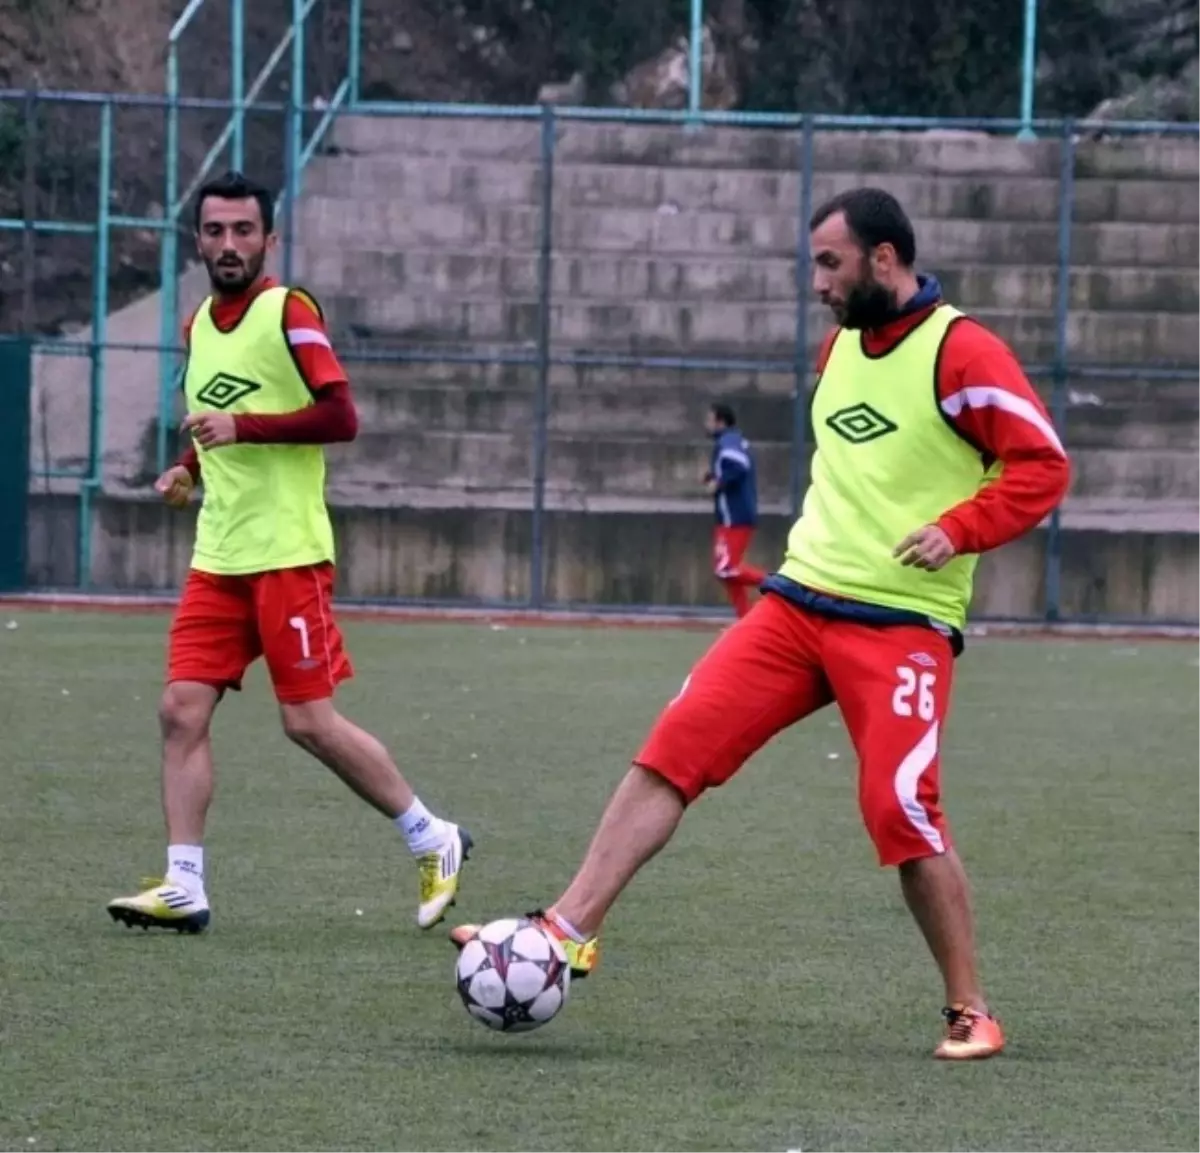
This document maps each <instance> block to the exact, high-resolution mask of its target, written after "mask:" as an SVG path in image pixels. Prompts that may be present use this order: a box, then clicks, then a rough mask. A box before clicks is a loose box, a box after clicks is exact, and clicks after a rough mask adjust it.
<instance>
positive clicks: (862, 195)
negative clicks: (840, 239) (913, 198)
mask: <svg viewBox="0 0 1200 1153" xmlns="http://www.w3.org/2000/svg"><path fill="white" fill-rule="evenodd" d="M839 212H840V213H842V214H843V215H844V216H845V217H846V224H847V225H848V226H849V228H850V232H851V233H852V235H853V236H854V238H855V239H856V240H857V241H858V243H859V244H860V245H861V246H862V249H863V251H864V252H866V251H869V250H870V249H872V248H875V247H876V246H877V245H880V244H890V245H891V246H892V247H893V248H894V249H895V250H896V256H897V258H898V259H899V261H900V263H901V264H902V265H904V267H905V268H911V267H912V266H913V265H914V264H915V263H916V260H917V241H916V238H915V237H914V236H913V226H912V221H911V220H909V219H908V214H907V213H906V212H905V211H904V209H903V208H901V207H900V201H898V200H897V199H896V198H895V197H894V196H893V195H892V194H891V193H890V192H884V191H883V189H882V188H852V189H850V191H849V192H839V193H838V194H837V195H836V196H833V197H830V199H828V200H827V201H825V203H824V204H822V205H821V207H820V208H818V209H817V210H816V212H814V213H813V214H812V220H810V221H809V224H808V227H809V231H810V232H811V231H812V230H813V229H815V228H819V227H820V226H821V225H822V224H824V223H825V221H826V220H828V219H829V218H830V217H831V216H834V215H836V214H837V213H839Z"/></svg>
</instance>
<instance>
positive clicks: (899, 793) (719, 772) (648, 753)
mask: <svg viewBox="0 0 1200 1153" xmlns="http://www.w3.org/2000/svg"><path fill="white" fill-rule="evenodd" d="M953 664H954V654H953V651H952V650H951V647H950V642H949V641H948V640H947V639H946V638H945V637H943V636H941V635H940V634H939V633H936V632H934V631H933V630H932V629H927V628H922V627H921V626H920V625H895V626H888V627H878V626H871V625H863V624H858V623H857V622H853V621H846V620H836V619H833V618H829V617H822V616H818V615H817V614H815V613H810V612H807V611H805V610H804V609H802V608H800V607H798V606H797V605H793V604H792V603H791V602H789V601H786V600H784V599H783V598H782V597H780V596H778V595H776V594H767V595H766V596H764V597H762V598H761V599H760V600H759V601H758V603H757V604H755V606H754V608H753V609H751V610H750V612H749V613H748V614H747V615H746V616H745V617H743V618H742V619H741V620H740V621H738V622H737V623H736V624H734V625H732V626H731V627H730V628H729V629H727V630H726V631H725V632H724V633H722V634H721V636H720V637H719V638H718V640H717V641H716V643H715V644H714V645H713V646H712V647H711V648H710V649H709V650H708V652H707V653H705V654H704V656H703V657H701V658H700V661H699V663H697V664H696V666H695V667H694V668H693V669H692V672H691V675H690V676H689V677H688V678H687V680H686V681H684V684H683V688H682V689H681V690H680V692H679V695H678V696H677V697H676V698H675V699H674V700H673V701H671V703H670V704H669V705H667V707H666V708H665V709H664V710H663V712H662V713H661V715H660V716H659V718H658V721H657V722H656V724H655V726H654V728H653V730H652V731H651V733H650V736H649V737H648V738H647V740H646V743H645V745H643V747H642V749H641V751H640V752H639V753H638V754H637V756H636V757H635V758H634V763H635V764H638V765H641V766H643V767H644V768H647V769H650V770H652V771H653V772H655V773H658V774H659V775H660V776H662V777H663V778H665V779H666V780H667V781H669V782H670V783H671V784H673V785H674V786H675V787H676V788H677V789H678V790H679V791H680V792H681V793H682V794H683V796H684V799H685V800H687V801H689V802H690V801H693V800H695V799H696V798H697V797H698V796H700V794H701V793H703V792H704V791H705V790H706V789H711V788H715V787H716V786H718V785H723V784H724V783H725V782H726V781H728V780H729V779H730V777H732V776H733V775H734V773H736V772H737V771H738V769H740V768H741V767H742V765H743V764H744V763H745V762H746V760H747V759H748V758H749V757H750V756H751V755H753V754H754V753H755V752H757V751H758V750H759V749H761V748H762V747H763V745H765V744H766V743H767V742H768V741H769V740H770V739H771V738H772V737H773V736H775V734H776V733H778V732H780V731H781V730H783V729H785V728H787V727H788V726H789V725H792V724H794V723H795V722H796V721H798V720H801V719H802V718H804V717H807V716H808V715H809V714H810V713H814V712H816V711H817V710H818V709H821V708H824V706H825V705H827V704H830V703H831V702H833V701H836V702H837V704H838V707H839V709H840V710H841V713H842V716H843V718H844V719H845V722H846V727H847V729H848V730H849V732H850V739H851V740H852V741H853V743H854V749H855V752H856V753H857V754H858V800H859V807H860V809H861V811H862V816H863V820H864V822H865V823H866V826H867V832H868V833H869V834H870V835H871V839H872V840H873V841H874V842H875V848H876V849H877V850H878V853H879V861H880V864H882V865H899V864H903V863H904V862H905V861H911V860H915V859H917V858H920V857H929V856H934V855H935V854H938V853H943V852H945V851H946V849H947V848H949V846H950V838H949V833H948V831H947V828H946V820H945V817H944V816H943V815H942V811H941V809H940V807H939V804H938V802H939V788H938V751H939V744H940V737H941V732H942V728H943V726H944V725H945V722H946V717H947V715H948V714H949V709H950V683H951V679H952V675H953Z"/></svg>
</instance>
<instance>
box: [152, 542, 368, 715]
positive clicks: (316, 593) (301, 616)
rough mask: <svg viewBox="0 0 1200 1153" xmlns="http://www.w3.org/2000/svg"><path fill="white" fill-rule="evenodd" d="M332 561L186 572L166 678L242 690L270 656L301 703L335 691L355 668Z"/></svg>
mask: <svg viewBox="0 0 1200 1153" xmlns="http://www.w3.org/2000/svg"><path fill="white" fill-rule="evenodd" d="M332 600H333V565H332V564H328V563H326V564H316V565H305V566H303V567H302V568H289V569H278V570H276V571H274V572H262V573H251V574H250V575H248V576H217V575H215V574H213V573H206V572H199V571H198V570H196V569H192V570H190V571H189V572H188V576H187V582H186V583H185V584H184V586H183V596H182V597H181V598H180V601H179V608H178V609H177V610H176V613H175V619H174V620H173V621H172V622H171V634H170V641H169V645H168V653H167V683H168V684H169V683H170V682H171V681H198V682H200V683H201V684H205V685H212V686H213V687H214V688H217V689H221V690H224V689H240V688H241V687H242V677H243V676H244V675H245V673H246V669H247V668H249V666H250V665H251V664H252V663H253V662H254V661H255V660H256V659H257V658H258V657H260V656H264V657H266V661H267V669H268V671H269V672H270V674H271V682H272V684H273V685H274V686H275V696H276V697H277V698H278V700H279V701H280V703H281V704H286V705H300V704H305V703H307V702H308V701H320V700H324V699H326V698H327V697H331V696H333V691H334V688H335V687H336V686H337V685H338V684H339V683H340V682H341V681H344V680H346V679H347V678H348V677H351V676H353V675H354V670H353V668H352V667H351V665H350V658H349V657H348V656H347V655H346V651H345V648H344V647H343V644H342V634H341V632H340V631H339V629H338V627H337V623H336V622H335V621H334V619H333V610H332V604H331V602H332Z"/></svg>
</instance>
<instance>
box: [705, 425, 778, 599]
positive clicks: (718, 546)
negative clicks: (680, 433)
mask: <svg viewBox="0 0 1200 1153" xmlns="http://www.w3.org/2000/svg"><path fill="white" fill-rule="evenodd" d="M704 427H705V429H707V431H708V435H709V436H711V437H712V440H713V448H712V460H711V461H710V462H709V466H708V471H707V472H706V473H705V474H704V486H705V488H706V489H707V490H708V492H709V493H710V494H711V495H712V498H713V512H714V515H715V517H716V522H717V523H716V526H715V527H714V529H713V572H714V573H715V574H716V577H717V580H719V581H720V582H721V584H722V585H723V586H724V588H725V594H726V596H728V597H729V603H730V604H732V605H733V611H734V612H735V613H736V614H737V615H738V616H739V617H744V616H745V615H746V614H747V613H748V612H749V611H750V593H749V591H748V590H750V589H752V588H758V586H759V585H760V584H762V582H763V581H764V580H765V579H766V575H767V574H766V573H765V572H763V570H762V569H760V568H755V567H754V566H753V565H748V564H745V563H743V559H742V558H743V557H745V555H746V550H747V549H748V548H749V547H750V538H751V537H752V536H753V535H754V526H755V524H757V523H758V487H757V483H756V478H755V468H754V456H753V454H752V453H751V451H750V442H749V441H748V440H747V439H746V438H745V437H744V436H743V435H742V433H741V430H740V429H739V428H738V426H737V418H736V417H735V416H734V414H733V409H732V408H730V407H729V405H727V404H714V405H712V406H711V407H710V408H709V410H708V413H707V414H706V416H705V418H704Z"/></svg>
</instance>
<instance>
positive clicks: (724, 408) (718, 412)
mask: <svg viewBox="0 0 1200 1153" xmlns="http://www.w3.org/2000/svg"><path fill="white" fill-rule="evenodd" d="M708 411H709V412H711V413H712V414H713V416H715V417H716V418H717V420H719V421H720V422H721V423H722V424H723V425H724V426H725V427H726V428H733V427H734V425H736V424H737V417H736V416H734V415H733V409H732V408H730V407H729V405H727V404H713V405H710V406H709V410H708Z"/></svg>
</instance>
